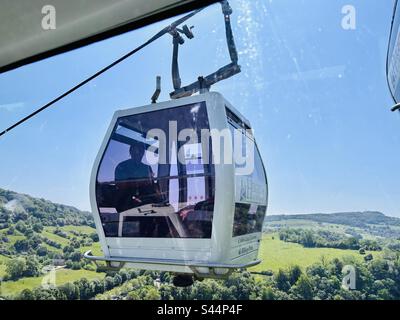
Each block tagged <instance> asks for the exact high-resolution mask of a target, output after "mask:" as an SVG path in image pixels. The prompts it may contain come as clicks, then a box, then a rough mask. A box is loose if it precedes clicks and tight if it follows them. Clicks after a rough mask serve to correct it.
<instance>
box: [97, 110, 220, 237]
mask: <svg viewBox="0 0 400 320" xmlns="http://www.w3.org/2000/svg"><path fill="white" fill-rule="evenodd" d="M170 121H174V122H175V123H176V125H177V128H176V129H177V132H181V131H182V130H183V129H190V130H193V132H195V133H197V136H198V137H201V134H200V132H201V130H202V129H209V123H208V117H207V111H206V106H205V104H204V103H200V104H195V105H187V106H181V107H177V108H170V109H164V110H157V111H152V112H147V113H142V114H136V115H131V116H126V117H121V118H119V119H118V121H117V124H116V126H115V128H114V131H113V133H112V135H111V138H110V141H109V143H108V146H107V148H106V151H105V153H104V155H103V159H102V161H101V164H100V169H99V172H98V176H97V186H96V199H97V204H98V208H99V211H100V217H101V221H102V224H103V228H104V232H105V235H106V236H107V237H154V238H211V229H212V217H213V210H214V188H215V186H214V185H215V182H214V167H213V165H212V164H210V163H211V161H210V159H209V158H208V157H211V156H210V155H211V152H210V151H211V141H207V142H204V141H196V143H193V142H192V141H191V140H187V141H183V142H182V141H179V140H178V141H175V140H174V141H170V140H169V139H170V132H169V130H170V126H169V122H170ZM154 129H158V130H160V131H162V132H164V133H165V137H166V145H167V146H168V147H167V148H166V153H167V154H166V157H167V160H168V161H166V162H165V163H164V162H163V161H159V160H160V155H159V154H158V153H159V152H160V151H159V150H160V148H159V147H160V146H159V144H160V141H158V140H157V137H155V138H154V139H153V138H152V139H149V138H148V134H147V133H148V132H149V131H150V130H154ZM202 143H204V144H205V145H204V146H203V145H202ZM154 146H157V148H154ZM204 148H210V150H209V151H208V152H207V154H204V155H203V152H204V150H205V149H204ZM178 151H179V152H183V157H178ZM206 157H207V159H206ZM148 159H152V161H151V162H149V161H148ZM178 159H179V160H180V161H178ZM181 159H183V161H182V160H181Z"/></svg>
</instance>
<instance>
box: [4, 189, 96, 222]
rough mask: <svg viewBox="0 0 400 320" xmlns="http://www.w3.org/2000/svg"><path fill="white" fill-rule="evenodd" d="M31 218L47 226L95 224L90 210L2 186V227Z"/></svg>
mask: <svg viewBox="0 0 400 320" xmlns="http://www.w3.org/2000/svg"><path fill="white" fill-rule="evenodd" d="M29 218H31V219H33V220H39V221H40V222H41V223H42V224H43V225H45V226H46V225H47V226H57V225H58V226H62V225H89V226H94V222H93V217H92V215H91V214H90V213H89V212H84V211H81V210H78V209H77V208H74V207H71V206H67V205H63V204H58V203H53V202H51V201H48V200H45V199H39V198H34V197H31V196H29V195H26V194H21V193H18V192H14V191H9V190H4V189H1V188H0V229H2V228H4V227H7V225H12V224H13V223H16V222H17V221H19V220H29Z"/></svg>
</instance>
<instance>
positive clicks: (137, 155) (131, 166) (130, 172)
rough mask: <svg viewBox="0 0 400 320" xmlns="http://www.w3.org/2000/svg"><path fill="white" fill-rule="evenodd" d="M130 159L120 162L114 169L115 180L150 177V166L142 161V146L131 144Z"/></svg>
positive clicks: (151, 176)
mask: <svg viewBox="0 0 400 320" xmlns="http://www.w3.org/2000/svg"><path fill="white" fill-rule="evenodd" d="M129 154H130V156H131V159H128V160H126V161H123V162H121V163H120V164H119V165H118V166H117V168H116V169H115V181H124V180H137V179H146V178H148V179H152V178H153V171H152V170H151V167H150V166H149V165H147V164H144V163H143V162H142V159H143V155H144V148H143V147H141V146H135V145H132V146H131V147H130V148H129Z"/></svg>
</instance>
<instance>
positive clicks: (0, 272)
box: [0, 255, 8, 278]
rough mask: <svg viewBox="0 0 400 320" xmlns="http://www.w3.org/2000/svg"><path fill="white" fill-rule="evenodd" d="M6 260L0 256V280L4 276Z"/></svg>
mask: <svg viewBox="0 0 400 320" xmlns="http://www.w3.org/2000/svg"><path fill="white" fill-rule="evenodd" d="M7 260H8V258H7V257H5V256H2V255H0V278H3V277H4V276H5V275H6V266H5V263H6V262H7Z"/></svg>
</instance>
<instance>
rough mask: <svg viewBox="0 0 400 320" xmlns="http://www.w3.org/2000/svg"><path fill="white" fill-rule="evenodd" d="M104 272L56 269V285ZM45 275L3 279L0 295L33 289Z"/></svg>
mask: <svg viewBox="0 0 400 320" xmlns="http://www.w3.org/2000/svg"><path fill="white" fill-rule="evenodd" d="M104 276H105V273H98V272H95V271H87V270H69V269H60V270H57V271H56V278H55V279H56V283H55V284H56V285H57V286H59V285H62V284H65V283H67V282H73V281H76V280H79V279H81V278H86V279H88V280H93V279H102V278H104ZM44 277H45V276H42V277H35V278H23V279H20V280H18V281H5V282H3V283H2V285H1V292H0V295H3V296H14V295H16V294H18V293H19V292H21V291H22V290H24V289H34V288H36V287H39V286H40V285H41V284H42V280H43V278H44Z"/></svg>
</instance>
